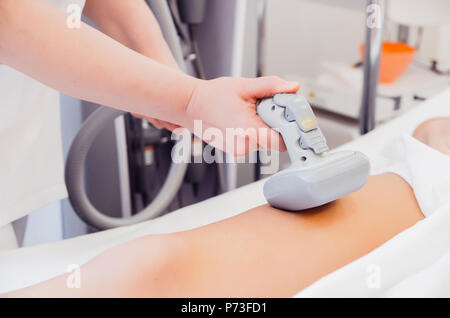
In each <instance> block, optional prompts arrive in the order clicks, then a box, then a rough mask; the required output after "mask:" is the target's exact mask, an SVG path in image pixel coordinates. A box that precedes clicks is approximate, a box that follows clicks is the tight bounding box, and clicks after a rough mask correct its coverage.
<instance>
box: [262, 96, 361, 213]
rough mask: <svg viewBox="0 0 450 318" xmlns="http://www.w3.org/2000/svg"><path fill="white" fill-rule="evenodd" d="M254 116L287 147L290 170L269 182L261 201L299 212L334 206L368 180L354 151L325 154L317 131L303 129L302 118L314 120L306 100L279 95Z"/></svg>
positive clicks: (268, 101) (323, 139)
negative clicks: (278, 134)
mask: <svg viewBox="0 0 450 318" xmlns="http://www.w3.org/2000/svg"><path fill="white" fill-rule="evenodd" d="M257 112H258V115H259V116H260V117H261V118H262V119H263V121H264V122H265V123H266V124H267V125H268V126H270V127H271V128H273V129H275V130H277V131H279V132H280V133H281V135H282V137H283V140H284V142H285V144H286V147H287V150H288V153H289V157H290V159H291V162H292V164H291V167H290V168H288V169H286V170H283V171H281V172H278V173H277V174H275V175H273V176H272V177H270V178H269V179H268V180H267V181H266V183H265V184H264V189H263V191H264V196H265V198H266V200H267V201H268V202H269V204H270V205H272V206H273V207H275V208H278V209H282V210H288V211H300V210H306V209H310V208H314V207H317V206H321V205H323V204H326V203H329V202H331V201H334V200H336V199H338V198H340V197H343V196H345V195H347V194H350V193H352V192H354V191H356V190H358V189H360V188H361V187H362V186H363V185H364V184H365V183H366V182H367V180H368V178H369V172H370V163H369V160H368V158H367V157H366V156H365V155H364V154H362V153H361V152H357V151H340V152H334V153H328V152H327V151H328V146H327V144H326V139H325V137H324V136H323V134H322V132H321V131H320V128H319V127H318V126H316V127H315V128H311V127H309V128H307V129H305V127H304V126H302V125H301V124H299V123H301V122H302V121H303V120H304V119H305V118H309V119H310V122H311V120H312V119H311V118H313V121H314V120H316V118H315V115H314V113H313V111H312V109H311V106H310V105H309V104H308V102H307V101H306V99H305V98H304V97H303V96H301V95H296V94H278V95H275V96H274V97H273V98H268V99H265V100H263V101H261V102H260V103H259V105H258V108H257Z"/></svg>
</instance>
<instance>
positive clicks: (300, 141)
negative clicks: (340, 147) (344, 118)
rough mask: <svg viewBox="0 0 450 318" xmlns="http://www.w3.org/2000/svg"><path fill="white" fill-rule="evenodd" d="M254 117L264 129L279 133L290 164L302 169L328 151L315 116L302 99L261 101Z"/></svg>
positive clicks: (289, 96)
mask: <svg viewBox="0 0 450 318" xmlns="http://www.w3.org/2000/svg"><path fill="white" fill-rule="evenodd" d="M257 113H258V115H259V116H260V117H261V119H262V120H263V121H264V122H265V123H266V124H267V125H268V126H270V127H271V128H273V129H274V130H276V131H278V132H280V134H281V136H282V137H283V140H284V143H285V144H286V147H287V150H288V153H289V157H290V159H291V161H292V164H303V165H306V164H308V163H309V162H313V161H315V160H317V158H319V156H318V155H320V154H322V153H324V152H326V151H328V145H327V142H326V139H325V137H324V135H323V134H322V131H321V130H320V128H319V126H318V125H317V119H316V116H315V115H314V112H313V111H312V108H311V106H310V105H309V104H308V102H307V101H306V99H305V98H304V97H303V96H300V95H296V94H278V95H275V96H274V97H273V98H267V99H264V100H261V101H260V103H259V104H258V107H257Z"/></svg>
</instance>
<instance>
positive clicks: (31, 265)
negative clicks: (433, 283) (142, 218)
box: [0, 89, 450, 296]
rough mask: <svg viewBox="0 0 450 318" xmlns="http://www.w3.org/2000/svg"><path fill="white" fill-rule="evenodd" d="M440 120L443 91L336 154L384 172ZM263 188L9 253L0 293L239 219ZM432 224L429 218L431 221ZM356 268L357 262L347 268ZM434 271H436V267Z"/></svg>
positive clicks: (4, 256)
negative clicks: (356, 155)
mask: <svg viewBox="0 0 450 318" xmlns="http://www.w3.org/2000/svg"><path fill="white" fill-rule="evenodd" d="M445 115H447V116H448V115H450V89H447V90H446V91H445V92H443V93H442V94H439V95H438V96H436V97H435V98H433V99H430V100H428V101H427V102H425V103H423V105H421V106H419V107H417V108H416V109H414V110H412V111H410V112H408V113H407V114H405V115H404V116H402V117H400V118H397V119H395V120H393V121H391V122H389V123H388V124H386V125H384V126H382V127H379V128H377V129H376V130H375V131H373V132H371V133H370V134H368V135H366V136H364V137H361V138H360V139H358V140H356V141H354V142H351V143H349V144H347V145H345V146H343V147H341V148H340V149H353V150H360V151H362V152H364V153H366V154H367V155H368V156H369V158H370V159H371V164H372V168H373V172H374V173H376V172H377V171H378V172H379V171H381V170H382V169H383V167H385V166H386V162H387V161H386V159H385V158H383V157H382V156H381V155H380V150H381V149H382V148H383V146H384V144H385V143H386V142H387V141H390V140H391V139H392V138H394V137H396V136H398V134H399V133H411V132H412V131H413V130H414V128H415V127H417V125H418V124H419V123H421V122H422V121H424V120H426V119H428V118H432V117H436V116H445ZM262 184H263V181H260V182H256V183H253V184H250V185H248V186H245V187H242V188H240V189H237V190H235V191H232V192H229V193H226V194H223V195H221V196H219V197H216V198H213V199H210V200H207V201H204V202H202V203H199V204H196V205H193V206H189V207H186V208H183V209H180V210H178V211H176V212H174V213H172V214H169V215H167V216H164V217H161V218H159V219H156V220H152V221H149V222H145V223H142V224H138V225H134V226H130V227H125V228H120V229H115V230H110V231H105V232H101V233H96V234H92V235H87V236H84V237H79V238H75V239H71V240H66V241H62V242H57V243H53V244H48V245H42V246H37V247H30V248H23V249H19V250H11V251H0V293H2V292H7V291H11V290H15V289H19V288H23V287H26V286H29V285H32V284H36V283H39V282H42V281H44V280H47V279H49V278H52V277H54V276H57V275H60V274H62V273H65V272H66V269H67V267H68V266H69V265H70V264H80V265H81V264H83V263H85V262H86V261H88V260H89V259H91V258H93V257H94V256H96V255H98V254H99V253H101V252H102V251H104V250H106V249H108V248H110V247H112V246H115V245H117V244H119V243H121V242H125V241H129V240H132V239H134V238H137V237H140V236H143V235H146V234H157V233H169V232H176V231H182V230H188V229H192V228H195V227H199V226H203V225H206V224H210V223H213V222H217V221H220V220H223V219H226V218H229V217H231V216H234V215H237V214H240V213H242V212H244V211H246V210H248V209H251V208H254V207H256V206H258V205H261V204H264V203H265V202H266V201H265V199H264V197H263V194H262ZM438 215H439V214H438ZM432 219H433V218H430V220H432ZM434 219H436V218H434ZM430 220H428V219H427V220H426V222H422V223H421V224H426V223H429V222H432V221H430ZM442 222H447V223H446V224H447V228H448V227H449V226H450V220H443V221H442ZM416 227H417V226H415V227H413V228H411V229H409V230H408V231H409V232H414V231H415V228H416ZM425 229H426V228H425ZM447 233H448V231H447ZM403 235H404V233H401V234H399V235H398V236H397V237H396V238H394V239H393V240H392V241H394V240H398V239H399V237H402V236H403ZM416 235H419V234H416ZM436 235H437V233H436ZM424 237H425V238H426V237H427V236H426V235H425V236H424ZM441 242H443V243H442V244H444V245H445V244H446V243H445V242H444V241H441ZM422 244H426V241H422ZM410 245H411V246H414V243H411V244H410ZM448 245H450V243H447V246H448ZM149 252H150V251H149ZM375 253H376V251H374V252H372V253H370V254H369V255H367V256H366V258H367V257H369V256H371V255H373V254H375ZM396 255H398V254H396ZM366 258H364V259H366ZM357 262H359V261H356V262H354V263H352V264H355V263H357ZM443 262H444V260H443ZM352 264H349V265H348V266H346V267H344V268H343V269H342V270H345V269H346V268H348V267H349V266H351V265H352ZM440 264H441V263H440ZM442 264H444V263H442ZM436 266H438V264H437V263H436ZM441 266H442V265H441ZM338 272H339V271H338ZM338 272H336V274H337V275H335V276H333V275H334V273H333V274H331V275H329V276H328V277H327V278H326V279H325V278H324V279H322V280H320V281H319V282H317V283H316V284H314V285H313V286H311V288H309V289H308V290H307V291H305V292H304V293H303V294H301V295H300V296H303V295H305V296H308V295H311V296H312V295H314V296H316V295H317V296H322V295H325V293H324V289H323V288H320V286H323V284H325V283H326V281H327V280H329V281H332V280H337V281H339V279H342V278H340V277H343V276H342V275H341V274H340V273H338ZM385 272H386V279H388V273H389V266H387V267H386V270H385ZM355 273H356V272H355ZM364 273H365V271H364ZM355 275H356V274H355ZM424 275H425V274H424ZM356 276H357V275H356ZM356 276H355V277H356ZM364 279H365V277H364ZM324 282H325V283H324ZM344 282H345V284H342V285H346V284H347V283H348V282H347V281H345V280H344ZM316 285H317V286H319V287H318V288H317V289H316V288H314V286H316ZM337 285H339V284H337ZM337 285H336V286H337ZM366 289H367V288H366ZM355 291H356V289H355Z"/></svg>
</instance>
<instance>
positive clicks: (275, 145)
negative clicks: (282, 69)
mask: <svg viewBox="0 0 450 318" xmlns="http://www.w3.org/2000/svg"><path fill="white" fill-rule="evenodd" d="M299 87H300V85H299V84H298V83H296V82H287V81H285V80H283V79H281V78H279V77H275V76H270V77H261V78H256V79H249V78H226V77H224V78H218V79H214V80H210V81H198V83H197V85H196V86H195V88H194V90H193V93H192V96H191V98H190V101H189V104H188V106H187V109H186V114H185V120H184V122H183V123H182V124H181V125H182V126H183V127H186V128H188V129H189V130H190V131H191V132H193V133H194V134H196V135H197V136H198V135H199V133H201V134H202V136H198V137H202V139H203V140H205V142H207V143H209V144H211V145H213V146H214V147H217V148H219V149H221V150H224V151H226V152H227V153H229V154H232V155H235V156H243V155H246V154H248V153H249V152H252V151H255V150H258V149H275V150H278V151H285V150H286V148H285V145H284V142H283V140H282V138H281V136H280V135H279V134H277V133H275V132H274V131H273V130H271V129H270V128H269V127H268V126H267V125H266V124H265V123H264V122H263V121H262V119H261V118H260V117H259V116H258V114H257V113H256V103H257V101H258V100H259V99H262V98H265V97H271V96H273V95H275V94H278V93H295V92H297V90H298V89H299ZM195 120H201V124H202V127H201V130H200V131H199V129H198V127H194V121H195ZM197 126H198V123H197ZM194 128H197V129H194ZM208 128H216V132H219V131H220V132H221V134H222V136H223V140H220V138H213V139H208V138H205V136H204V133H205V131H206V130H207V129H208ZM230 128H234V129H236V128H241V129H244V131H245V130H247V129H253V132H255V133H254V134H253V133H249V132H250V130H247V131H246V133H242V132H241V133H238V134H237V136H236V137H235V140H234V144H233V143H232V142H231V140H229V138H226V132H227V129H230ZM217 129H218V130H217ZM264 134H266V136H267V140H265V139H266V138H264ZM206 135H208V134H206Z"/></svg>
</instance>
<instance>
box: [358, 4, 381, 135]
mask: <svg viewBox="0 0 450 318" xmlns="http://www.w3.org/2000/svg"><path fill="white" fill-rule="evenodd" d="M367 5H368V8H369V6H371V5H377V6H379V8H380V12H379V16H378V17H376V18H377V19H380V20H379V21H378V23H377V25H375V26H371V25H369V23H366V45H365V52H364V81H363V94H362V104H361V118H360V132H361V134H366V133H368V132H369V131H371V130H373V129H374V128H375V106H376V98H377V89H378V78H379V68H380V57H381V47H382V34H383V25H384V15H385V0H368V3H367ZM372 14H373V12H371V11H370V10H367V18H368V19H370V18H371V15H372ZM366 22H368V20H367V21H366Z"/></svg>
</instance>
